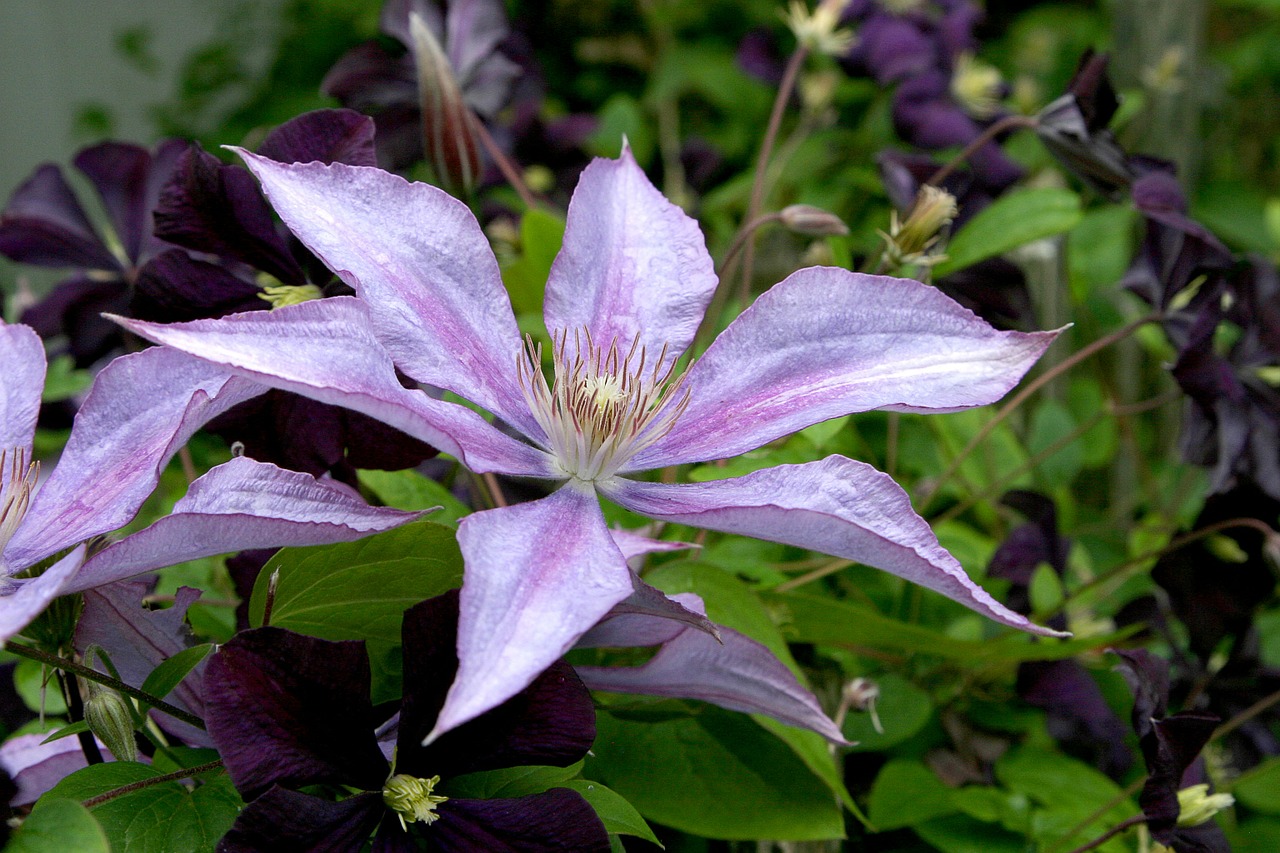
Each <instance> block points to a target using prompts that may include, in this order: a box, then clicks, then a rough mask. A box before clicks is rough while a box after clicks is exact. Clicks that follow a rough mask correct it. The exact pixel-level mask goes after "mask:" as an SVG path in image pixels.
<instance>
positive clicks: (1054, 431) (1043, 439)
mask: <svg viewBox="0 0 1280 853" xmlns="http://www.w3.org/2000/svg"><path fill="white" fill-rule="evenodd" d="M1075 429H1076V422H1075V419H1074V418H1073V417H1072V416H1071V411H1070V410H1069V409H1068V408H1067V407H1066V406H1064V405H1063V404H1062V403H1059V402H1058V401H1056V400H1044V401H1043V402H1041V403H1040V405H1038V406H1036V409H1035V412H1033V413H1032V415H1031V429H1030V431H1029V433H1028V435H1027V450H1028V451H1030V453H1031V455H1032V456H1033V457H1035V458H1037V459H1040V462H1039V463H1038V464H1037V465H1036V471H1037V472H1039V474H1040V477H1041V480H1042V481H1043V482H1045V483H1048V484H1050V485H1052V486H1054V487H1057V486H1066V485H1069V484H1070V483H1071V481H1072V480H1074V479H1075V478H1076V475H1077V474H1079V473H1080V469H1081V468H1082V467H1083V465H1084V449H1083V448H1082V447H1081V443H1080V437H1079V436H1077V437H1076V438H1074V439H1071V440H1069V441H1068V436H1070V435H1071V433H1072V432H1074V431H1075ZM1064 441H1066V442H1067V443H1066V444H1065V445H1062V444H1061V442H1064ZM1055 446H1056V447H1057V448H1058V449H1057V450H1054V451H1053V452H1052V453H1049V449H1050V448H1051V447H1055ZM1042 453H1049V455H1048V456H1043V457H1042V456H1041V454H1042Z"/></svg>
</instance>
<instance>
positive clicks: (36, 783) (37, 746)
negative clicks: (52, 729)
mask: <svg viewBox="0 0 1280 853" xmlns="http://www.w3.org/2000/svg"><path fill="white" fill-rule="evenodd" d="M48 736H49V735H48V733H32V734H26V735H18V736H17V737H14V738H11V739H10V740H7V741H5V743H4V745H3V746H0V769H3V770H4V771H5V772H6V773H8V774H9V776H10V777H11V778H12V779H13V781H14V782H16V783H17V785H18V793H17V794H15V795H14V797H13V799H12V800H10V801H9V805H11V806H26V805H30V804H31V803H34V802H35V801H36V800H38V799H40V795H41V794H43V793H44V792H45V791H48V790H49V789H50V788H52V787H53V786H54V785H56V784H58V783H59V782H61V781H62V780H63V779H65V778H66V777H68V776H70V775H71V774H72V773H74V772H76V771H77V770H80V769H82V768H84V767H87V766H88V761H86V760H85V757H84V752H82V751H81V749H80V740H79V738H74V737H64V738H59V739H58V740H55V741H51V742H49V743H41V741H43V740H44V739H45V738H47V737H48ZM98 749H99V750H101V751H102V754H103V755H104V756H108V760H111V759H110V756H111V751H110V750H108V749H107V747H106V744H104V743H103V742H102V741H98Z"/></svg>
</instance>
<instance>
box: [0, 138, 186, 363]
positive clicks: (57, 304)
mask: <svg viewBox="0 0 1280 853" xmlns="http://www.w3.org/2000/svg"><path fill="white" fill-rule="evenodd" d="M184 147H185V143H183V142H181V141H178V140H170V141H167V142H162V143H161V144H160V145H159V146H157V147H156V149H155V151H154V152H152V151H150V150H148V149H146V148H143V147H141V146H138V145H130V144H128V143H123V142H102V143H99V144H97V145H94V146H91V147H89V148H85V149H83V150H81V151H80V152H79V153H78V154H77V155H76V157H75V160H74V161H73V162H74V163H75V166H76V168H77V169H78V170H79V171H80V172H81V173H82V174H83V175H84V176H85V177H87V178H88V179H89V182H90V184H92V186H93V188H94V190H95V191H96V192H97V194H98V197H99V199H100V200H101V202H102V205H103V207H104V209H105V210H106V213H107V222H106V224H105V230H103V231H99V230H97V229H96V228H95V227H94V226H93V224H92V223H91V222H90V220H89V216H88V214H87V213H86V212H85V210H84V207H83V206H82V205H81V204H80V201H79V199H77V198H76V195H75V193H74V192H73V191H72V189H71V186H70V185H69V184H68V183H67V179H66V178H65V177H64V175H63V173H62V170H61V169H60V168H59V167H58V166H56V165H54V164H52V163H46V164H44V165H43V166H40V167H39V168H37V169H36V171H35V173H34V174H32V176H31V177H30V178H28V179H27V181H26V182H25V183H23V184H22V185H21V186H20V187H18V189H16V190H15V191H14V193H13V195H12V196H11V197H10V199H9V203H8V205H7V206H6V207H5V209H4V212H3V214H0V254H3V255H4V256H5V257H7V258H9V259H11V260H14V261H17V262H18V263H23V264H34V265H36V266H44V267H56V268H68V269H74V270H75V272H74V273H73V274H72V275H71V276H70V277H69V278H67V279H65V280H64V281H62V282H61V283H59V284H58V285H57V286H56V287H54V289H53V290H52V292H50V293H49V295H48V296H46V297H45V298H44V299H42V300H41V301H40V302H38V303H36V304H35V305H33V306H32V307H30V308H28V309H27V310H26V311H25V312H24V313H23V315H22V318H21V322H23V323H25V324H27V325H29V326H31V327H32V328H34V329H35V330H36V331H37V332H38V333H39V334H40V336H41V337H42V338H52V337H56V336H58V335H66V337H67V340H68V349H69V351H70V353H71V355H72V356H74V357H75V360H76V364H77V365H78V366H80V367H85V366H88V365H90V364H92V363H93V362H95V361H97V360H99V359H100V358H102V357H103V356H105V355H107V354H108V353H110V352H111V351H112V350H114V349H116V348H118V347H119V345H120V330H119V328H118V327H115V325H114V324H113V323H110V322H108V321H106V320H103V319H102V317H101V316H100V314H101V313H102V312H103V311H120V310H122V309H123V308H124V307H125V306H126V305H127V304H128V300H129V296H130V290H131V287H132V285H133V283H134V282H135V280H136V279H137V277H138V275H139V273H140V270H141V269H143V267H144V266H145V264H146V263H147V262H148V261H149V260H150V259H151V258H153V257H155V255H156V254H158V253H159V252H161V251H163V249H164V248H165V244H164V243H163V242H161V241H160V240H158V239H156V236H155V235H154V234H153V232H152V223H151V211H152V209H153V208H154V207H155V205H156V201H157V199H158V198H159V195H160V189H161V187H162V186H163V184H164V182H165V181H166V180H167V179H168V177H169V175H170V174H171V173H172V171H173V168H174V165H175V163H176V162H177V159H178V156H179V155H180V154H181V153H182V150H183V148H184Z"/></svg>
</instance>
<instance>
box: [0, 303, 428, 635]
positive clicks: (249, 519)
mask: <svg viewBox="0 0 1280 853" xmlns="http://www.w3.org/2000/svg"><path fill="white" fill-rule="evenodd" d="M0 364H2V365H4V375H3V376H0V460H2V461H0V642H3V641H5V640H8V639H9V638H10V637H12V636H14V635H15V634H16V633H18V632H19V631H21V630H22V629H23V628H25V627H26V626H27V625H28V624H29V623H30V622H31V621H32V620H33V619H34V618H35V617H36V616H38V615H39V614H40V612H41V611H42V610H44V608H45V606H46V605H47V604H48V603H49V602H50V601H52V600H53V599H54V598H56V597H57V596H59V595H62V594H64V593H70V592H79V591H82V590H86V589H90V588H93V587H97V586H102V585H104V584H107V583H111V582H113V581H117V580H121V579H123V578H126V577H131V576H133V575H137V574H141V573H143V572H147V571H151V570H153V569H157V568H161V567H163V566H169V565H174V564H176V563H181V562H184V561H187V560H194V559H197V558H199V557H208V556H213V555H215V554H224V553H228V552H230V551H238V550H241V549H244V548H262V547H268V546H271V547H275V546H283V545H319V544H324V543H329V542H344V541H348V540H351V539H358V538H360V537H361V536H365V535H368V534H369V533H374V532H376V531H379V530H386V529H388V528H391V527H395V526H397V525H399V524H403V523H404V522H406V521H410V520H412V519H414V518H417V517H418V516H419V515H421V513H404V512H397V511H394V510H387V509H380V508H373V507H370V506H368V505H366V504H365V503H364V502H363V501H362V500H360V499H359V497H358V496H356V495H355V494H354V493H353V492H351V491H350V490H349V489H347V488H345V487H342V486H338V485H335V484H331V483H326V482H322V481H319V480H316V479H314V478H312V477H311V476H309V475H307V474H298V473H296V472H293V471H285V470H283V469H280V468H277V467H276V466H274V465H269V464H265V463H260V462H255V461H253V460H251V459H245V458H236V459H232V460H231V461H230V462H227V463H225V464H223V465H219V466H217V467H215V468H213V469H212V470H210V471H209V472H208V473H207V474H205V475H204V476H203V477H201V478H200V479H198V480H196V481H195V482H194V483H192V484H191V488H190V490H189V491H188V492H187V494H186V496H185V497H183V498H182V499H181V500H179V501H178V502H177V504H176V505H175V506H174V508H173V512H172V513H171V514H170V515H168V516H166V517H164V518H162V519H160V520H159V521H157V522H156V523H154V524H152V525H151V526H150V527H148V528H146V529H144V530H140V531H138V532H137V533H134V534H132V535H130V536H127V537H125V538H124V539H121V540H120V541H118V542H114V543H112V544H109V545H107V546H106V547H105V548H101V549H100V550H97V551H96V552H94V553H90V548H89V547H88V546H87V545H86V544H85V543H88V542H90V541H91V540H95V539H97V538H98V537H101V536H103V535H104V534H107V533H111V532H112V531H114V530H116V529H118V528H120V527H123V526H124V525H125V524H127V523H128V522H129V521H131V520H132V519H133V517H134V515H135V514H136V513H137V511H138V508H139V507H141V506H142V502H143V501H144V500H146V499H147V497H148V496H149V495H150V494H151V492H152V490H153V489H154V488H155V486H156V484H157V482H159V479H160V473H161V471H163V470H164V466H165V465H166V463H168V461H169V459H170V458H172V456H173V455H174V454H175V453H176V452H177V451H178V449H179V448H180V447H182V445H183V444H185V443H186V441H187V439H188V438H189V437H190V436H191V434H192V433H194V432H195V431H196V430H197V429H198V428H199V427H200V426H201V425H202V424H203V423H205V422H206V421H208V420H209V419H210V418H213V417H215V416H217V415H219V414H221V413H222V412H225V411H226V410H227V409H229V408H230V407H231V406H234V405H236V404H237V403H240V402H243V401H244V400H247V399H249V398H250V397H253V396H256V395H257V394H261V393H262V392H263V391H264V390H266V389H265V388H264V387H263V386H261V385H258V384H257V383H254V382H249V381H247V380H245V379H243V378H240V377H236V376H232V375H230V374H229V373H227V371H226V370H224V369H221V368H218V367H216V366H214V365H211V364H209V363H208V362H205V361H201V360H199V359H195V358H192V357H190V356H188V355H185V354H183V353H180V352H176V351H174V350H170V349H164V348H157V349H150V350H146V351H144V352H140V353H136V354H134V355H128V356H123V357H121V358H118V359H116V360H115V361H113V362H112V363H111V364H109V365H108V366H107V367H106V368H104V369H103V370H102V372H101V373H99V374H98V376H97V378H96V379H95V381H94V385H93V388H92V389H91V390H90V392H89V395H88V397H87V398H86V399H85V402H84V405H83V406H82V407H81V408H80V411H79V413H78V414H77V415H76V421H75V425H74V426H73V428H72V431H71V437H70V438H69V439H68V441H67V445H66V448H65V449H64V450H63V452H62V456H61V458H60V459H59V461H58V466H57V468H55V469H54V471H53V472H52V473H51V474H50V475H49V477H48V479H47V480H44V481H41V479H40V476H39V474H40V467H39V465H38V463H36V462H34V461H32V458H31V450H32V438H33V436H34V434H35V426H36V414H37V411H38V410H39V407H40V394H41V391H42V390H43V388H44V375H45V353H44V346H43V344H41V342H40V338H39V337H38V336H37V335H36V333H35V332H34V331H33V330H32V329H31V328H29V327H27V326H20V325H13V326H11V325H5V324H4V323H3V322H0ZM41 564H45V566H46V567H45V568H44V570H43V572H40V573H39V574H37V575H36V576H35V577H32V578H22V577H21V575H23V574H29V572H27V570H28V569H32V567H36V571H39V567H40V566H41Z"/></svg>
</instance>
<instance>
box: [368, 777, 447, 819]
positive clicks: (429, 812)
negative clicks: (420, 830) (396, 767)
mask: <svg viewBox="0 0 1280 853" xmlns="http://www.w3.org/2000/svg"><path fill="white" fill-rule="evenodd" d="M439 784H440V777H439V776H432V777H431V778H430V779H419V778H418V777H417V776H407V775H405V774H403V773H398V774H396V775H395V776H392V777H391V778H390V779H388V780H387V784H386V785H384V786H383V787H382V802H384V803H386V804H387V808H389V809H391V810H392V811H393V812H395V813H396V817H398V818H399V819H400V828H401V829H406V830H407V829H408V828H409V824H411V823H418V822H419V821H421V822H422V823H425V824H427V825H428V826H429V825H431V824H433V823H435V822H436V821H437V820H439V819H440V815H438V814H436V806H438V805H440V804H441V803H444V802H448V800H449V798H448V797H442V796H440V795H439V794H433V793H432V791H433V790H435V787H436V785H439ZM406 818H408V820H407V821H406Z"/></svg>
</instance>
